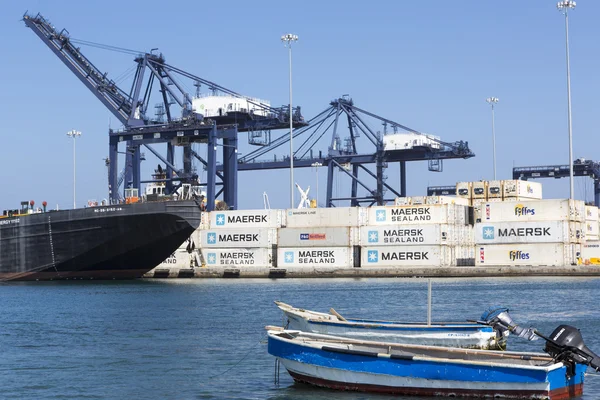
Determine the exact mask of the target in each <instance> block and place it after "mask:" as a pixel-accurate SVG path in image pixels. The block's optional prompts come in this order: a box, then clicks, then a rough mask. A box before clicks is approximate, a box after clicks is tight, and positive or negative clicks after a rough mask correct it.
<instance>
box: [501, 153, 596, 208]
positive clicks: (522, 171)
mask: <svg viewBox="0 0 600 400" xmlns="http://www.w3.org/2000/svg"><path fill="white" fill-rule="evenodd" d="M569 170H570V168H569V165H568V164H567V165H543V166H538V167H515V168H513V179H522V180H529V179H539V178H555V179H559V178H569V176H570V175H569V174H570V171H569ZM573 176H589V177H590V178H592V179H593V180H594V205H595V206H596V207H598V206H600V163H598V162H596V161H591V160H586V159H584V158H579V159H577V160H575V161H573Z"/></svg>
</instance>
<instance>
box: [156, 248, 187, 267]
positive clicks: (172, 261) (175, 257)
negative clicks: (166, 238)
mask: <svg viewBox="0 0 600 400" xmlns="http://www.w3.org/2000/svg"><path fill="white" fill-rule="evenodd" d="M193 257H194V255H193V254H192V253H189V252H188V251H186V249H185V247H183V248H181V247H180V248H178V249H177V250H175V251H174V252H173V253H171V255H170V256H169V257H167V258H166V259H165V260H164V261H163V262H161V263H160V264H158V265H157V266H156V268H180V269H181V268H192V265H193Z"/></svg>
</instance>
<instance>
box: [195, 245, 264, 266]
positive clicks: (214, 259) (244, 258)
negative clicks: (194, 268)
mask: <svg viewBox="0 0 600 400" xmlns="http://www.w3.org/2000/svg"><path fill="white" fill-rule="evenodd" d="M201 254H202V262H203V263H204V265H205V266H206V267H271V266H273V250H272V249H271V248H254V249H246V248H236V249H202V251H201Z"/></svg>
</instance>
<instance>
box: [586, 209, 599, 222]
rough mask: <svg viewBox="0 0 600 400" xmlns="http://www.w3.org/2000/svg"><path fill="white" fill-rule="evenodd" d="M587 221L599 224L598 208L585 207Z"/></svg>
mask: <svg viewBox="0 0 600 400" xmlns="http://www.w3.org/2000/svg"><path fill="white" fill-rule="evenodd" d="M585 220H586V221H596V222H598V207H596V206H585Z"/></svg>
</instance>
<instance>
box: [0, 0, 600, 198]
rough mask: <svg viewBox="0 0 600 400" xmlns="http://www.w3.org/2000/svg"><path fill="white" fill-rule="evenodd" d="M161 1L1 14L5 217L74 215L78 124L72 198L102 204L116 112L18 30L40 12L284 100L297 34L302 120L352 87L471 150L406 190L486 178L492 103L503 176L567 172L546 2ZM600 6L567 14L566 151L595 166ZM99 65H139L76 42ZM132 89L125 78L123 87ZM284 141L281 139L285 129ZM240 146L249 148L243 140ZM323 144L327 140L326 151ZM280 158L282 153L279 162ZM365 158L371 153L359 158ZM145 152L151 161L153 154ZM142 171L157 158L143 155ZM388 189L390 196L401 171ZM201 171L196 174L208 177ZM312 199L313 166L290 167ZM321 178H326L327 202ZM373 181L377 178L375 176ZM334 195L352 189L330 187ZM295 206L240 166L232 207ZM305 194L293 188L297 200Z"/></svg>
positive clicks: (362, 101) (273, 178)
mask: <svg viewBox="0 0 600 400" xmlns="http://www.w3.org/2000/svg"><path fill="white" fill-rule="evenodd" d="M176 5H177V6H176V7H175V6H174V5H169V6H168V7H167V6H165V5H164V3H162V2H156V1H152V0H150V1H144V2H138V1H131V2H117V1H112V0H108V1H102V2H82V1H20V2H6V4H4V5H3V7H2V13H1V14H0V35H1V36H0V37H2V38H3V39H2V41H0V54H2V55H3V62H2V63H1V64H0V76H1V77H2V78H1V79H2V96H0V109H1V110H2V113H3V115H4V123H3V129H2V131H3V133H2V138H3V143H4V145H3V147H2V148H3V150H4V151H3V157H2V169H0V177H1V178H2V182H3V183H4V185H3V187H4V189H3V190H2V192H1V195H0V202H1V203H2V204H3V206H2V208H13V207H15V206H17V205H18V203H19V202H20V201H21V200H30V199H33V200H35V201H36V203H38V204H39V203H41V201H42V200H46V201H48V203H49V205H50V206H52V207H54V206H56V205H59V206H60V207H61V208H67V207H72V196H73V194H72V177H73V176H72V171H73V170H72V169H73V158H72V157H73V153H72V142H71V141H70V139H69V138H68V137H67V136H66V132H67V131H69V130H71V129H77V130H80V131H82V132H83V136H82V137H81V138H80V139H78V141H77V199H78V205H79V206H81V205H83V204H84V203H85V202H86V201H87V200H88V199H96V200H100V199H102V198H105V197H107V171H106V167H105V166H104V161H103V159H104V158H105V157H106V156H107V154H108V136H107V128H108V124H109V120H111V119H112V126H113V128H116V127H118V124H117V123H116V119H115V118H114V117H112V118H111V114H110V113H109V111H108V110H106V109H105V108H104V106H103V105H102V104H101V103H100V102H99V101H98V100H97V99H96V97H95V96H93V95H92V94H91V93H90V92H89V91H88V90H87V89H86V88H85V87H84V86H83V85H82V84H81V83H80V82H79V80H78V79H77V78H76V77H75V76H74V75H73V74H72V73H71V72H70V71H69V70H68V69H67V68H66V67H65V66H64V65H63V64H62V63H61V62H60V61H59V59H58V58H57V57H56V56H55V55H54V54H53V53H52V52H51V51H50V50H49V49H48V48H47V47H46V46H45V45H44V44H43V43H42V42H41V40H39V39H38V38H37V36H36V35H35V34H34V33H33V32H32V31H31V30H29V29H28V28H26V27H25V25H24V23H23V22H22V21H21V17H22V15H23V13H24V12H25V11H26V10H29V12H41V13H42V14H43V15H44V16H45V17H46V18H48V19H50V20H51V21H52V23H53V24H54V25H55V26H56V27H57V28H59V29H61V28H63V27H64V28H67V29H68V30H69V32H70V33H71V36H72V37H74V38H78V39H84V40H89V41H93V42H99V43H103V44H110V45H115V46H120V47H125V48H131V49H136V50H137V49H139V50H149V49H151V48H159V49H160V51H161V52H162V53H163V54H164V55H165V57H166V60H167V62H168V63H169V64H171V65H175V66H177V67H179V68H182V69H184V70H186V71H189V72H191V73H194V74H196V75H198V76H201V77H203V78H206V79H209V80H212V81H214V82H218V83H219V84H221V85H223V86H225V87H227V88H230V89H232V90H235V91H237V92H241V93H243V94H245V95H249V96H255V97H260V98H264V99H269V100H270V101H271V103H272V104H273V105H282V104H287V103H288V95H289V92H288V58H287V50H286V49H285V48H284V47H283V45H282V44H281V42H280V40H279V38H280V36H281V35H282V34H284V33H287V32H292V33H295V34H297V35H298V36H299V37H300V40H299V41H298V42H297V43H296V44H295V47H294V49H293V57H294V59H293V78H294V79H293V84H294V104H298V105H300V106H301V107H302V110H303V114H304V116H305V117H306V118H307V119H310V118H311V117H313V116H315V115H316V114H317V113H319V112H321V111H322V110H324V109H325V108H327V106H328V104H329V101H331V100H332V99H334V98H336V97H339V96H341V95H343V94H349V95H350V96H351V97H352V98H353V100H354V102H355V104H356V105H357V106H358V107H360V108H363V109H366V110H369V111H371V112H373V113H376V114H378V115H381V116H383V117H386V118H389V119H392V120H394V121H397V122H399V123H402V124H404V125H407V126H409V127H411V128H414V129H417V130H419V131H422V132H427V133H431V134H434V135H438V136H441V137H442V139H443V140H446V141H455V140H466V141H468V142H469V145H470V147H471V149H472V150H473V151H474V152H475V153H476V154H477V156H476V157H475V158H472V159H470V160H450V161H446V162H445V163H444V172H442V173H434V172H429V171H428V170H427V164H426V163H425V162H414V163H409V165H408V174H407V176H408V184H407V188H408V194H409V195H424V194H425V190H426V187H427V186H428V185H447V184H454V183H456V182H457V181H463V180H477V179H491V178H492V160H491V154H492V152H491V149H492V144H491V143H492V142H491V115H490V108H489V106H488V104H487V103H486V102H485V99H486V98H487V97H489V96H495V97H498V98H499V99H500V102H499V104H498V105H497V108H496V135H497V140H496V145H497V158H498V159H497V166H498V176H499V178H502V179H509V178H510V176H511V170H512V167H513V166H528V165H548V164H566V163H567V162H568V131H567V113H566V109H567V108H566V105H567V100H566V74H565V71H566V67H565V42H564V33H565V32H564V17H563V16H562V15H561V14H559V13H558V11H557V10H556V2H555V1H541V0H539V1H531V2H521V3H519V5H518V7H511V6H510V4H508V3H506V2H500V1H496V2H482V1H466V2H463V3H461V4H460V5H459V4H457V3H455V2H448V1H441V0H440V1H433V0H429V1H427V0H423V1H418V2H416V1H376V2H372V3H365V2H347V1H346V2H341V1H331V2H316V1H305V2H296V3H289V5H286V3H281V2H275V1H265V2H260V3H256V2H241V1H230V2H198V1H179V2H177V3H176ZM599 16H600V3H599V2H591V1H587V2H586V1H579V2H578V5H577V9H576V10H575V11H574V12H572V13H571V14H570V31H569V33H570V46H571V73H572V78H571V84H572V107H573V138H574V139H573V141H574V157H575V158H579V157H584V158H587V159H600V157H598V156H597V155H596V151H595V148H597V145H598V139H597V136H596V126H597V125H598V121H597V119H598V117H597V116H598V115H600V114H599V113H598V111H597V110H598V109H599V108H600V100H599V97H598V96H597V93H598V92H599V90H598V89H599V86H600V78H599V75H598V71H600V65H599V64H600V59H599V52H598V44H597V38H598V37H600V26H599V24H598V23H597V21H598V17H599ZM82 51H83V52H84V54H85V55H86V56H88V57H89V58H90V59H91V60H92V61H93V62H94V64H95V65H96V66H97V67H99V68H100V69H101V70H103V71H106V72H108V73H109V76H110V77H113V78H114V77H117V76H119V75H120V74H122V73H123V72H125V71H126V70H127V69H129V68H130V67H131V66H132V65H133V64H134V63H133V60H132V57H131V56H129V55H124V54H121V53H114V52H107V51H103V50H99V49H96V48H89V47H83V48H82ZM128 85H129V82H126V83H125V84H124V86H123V87H124V88H125V89H128V87H129V86H128ZM281 134H285V132H278V133H276V132H274V133H273V135H274V136H276V135H281ZM240 142H241V143H244V144H242V145H241V146H240V152H241V153H247V152H248V151H250V150H251V148H250V147H249V146H248V145H247V144H245V142H246V134H241V135H240ZM319 149H320V150H323V151H326V150H327V145H326V143H323V145H322V146H321V147H320V148H319ZM286 151H287V150H284V149H278V150H276V151H275V154H277V155H279V156H281V155H283V154H284V153H285V152H286ZM359 151H360V152H361V153H366V152H370V151H372V148H371V147H368V146H366V145H365V146H364V147H363V148H361V149H359ZM147 153H148V152H147ZM145 164H146V165H145V166H144V168H145V169H144V170H145V171H149V170H150V169H151V168H153V167H154V165H155V164H156V162H155V161H154V160H152V159H149V161H147V162H146V163H145ZM386 175H387V176H388V183H389V184H391V185H392V186H394V187H398V165H397V164H392V163H390V167H389V168H388V170H387V172H386ZM204 176H205V174H204ZM296 181H297V182H298V183H299V184H300V185H301V186H302V187H306V186H309V185H310V186H311V193H312V194H314V192H315V184H316V182H315V181H316V179H315V172H314V170H313V171H310V170H301V171H297V172H296ZM325 182H326V173H325V169H322V171H321V172H320V175H319V197H320V202H323V201H324V196H325ZM541 182H543V184H544V197H546V198H566V197H568V195H569V193H568V179H562V180H543V181H541ZM369 184H371V185H372V186H374V184H373V182H370V183H369ZM334 186H335V187H336V188H339V190H343V189H344V188H347V191H346V193H349V192H348V191H349V188H348V181H347V180H346V179H343V178H336V182H335V183H334ZM265 191H266V192H267V193H268V195H269V199H270V203H271V207H274V208H283V207H288V205H289V171H288V170H279V171H260V172H258V171H256V172H241V173H240V184H239V203H240V208H262V205H263V200H262V193H263V192H265ZM575 193H576V196H577V198H580V199H584V198H585V199H591V198H592V197H593V191H592V182H591V180H590V179H584V178H577V179H576V182H575ZM298 197H299V195H298V194H296V198H298Z"/></svg>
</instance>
